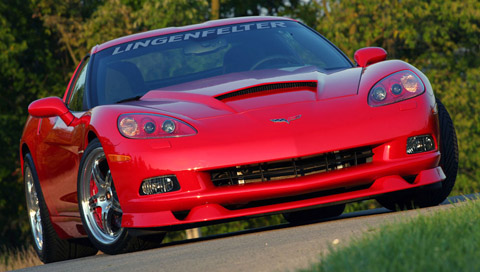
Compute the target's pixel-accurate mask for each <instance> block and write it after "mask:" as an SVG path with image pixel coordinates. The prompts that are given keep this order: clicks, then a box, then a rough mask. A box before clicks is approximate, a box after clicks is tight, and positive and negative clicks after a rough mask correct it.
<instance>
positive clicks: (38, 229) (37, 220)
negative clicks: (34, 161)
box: [24, 164, 43, 251]
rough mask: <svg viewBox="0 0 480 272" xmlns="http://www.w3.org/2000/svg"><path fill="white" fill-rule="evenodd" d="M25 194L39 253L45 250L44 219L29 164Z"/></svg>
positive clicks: (25, 175) (26, 169) (26, 173)
mask: <svg viewBox="0 0 480 272" xmlns="http://www.w3.org/2000/svg"><path fill="white" fill-rule="evenodd" d="M24 178H25V192H26V195H27V211H28V218H29V221H30V227H31V228H32V234H33V240H34V241H35V245H36V247H37V249H38V250H39V251H42V250H43V227H42V217H41V213H40V205H39V200H38V195H37V190H36V189H35V184H34V180H33V175H32V170H31V169H30V166H28V164H26V165H25V174H24Z"/></svg>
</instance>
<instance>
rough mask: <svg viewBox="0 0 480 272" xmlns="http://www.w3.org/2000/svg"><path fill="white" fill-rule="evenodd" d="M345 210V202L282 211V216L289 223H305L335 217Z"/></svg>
mask: <svg viewBox="0 0 480 272" xmlns="http://www.w3.org/2000/svg"><path fill="white" fill-rule="evenodd" d="M344 210H345V204H339V205H334V206H329V207H323V208H317V209H311V210H305V211H298V212H291V213H284V214H283V217H284V218H285V220H287V221H288V222H290V223H294V224H299V223H307V222H310V221H314V220H319V219H325V218H330V217H337V216H339V215H341V214H342V213H343V211H344Z"/></svg>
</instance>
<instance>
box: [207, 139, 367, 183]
mask: <svg viewBox="0 0 480 272" xmlns="http://www.w3.org/2000/svg"><path fill="white" fill-rule="evenodd" d="M372 156H373V152H372V149H371V147H362V148H355V149H349V150H343V151H335V152H330V153H325V154H319V155H313V156H308V157H300V158H294V159H289V160H281V161H274V162H264V163H257V164H250V165H242V166H237V167H230V168H223V169H215V170H213V171H211V172H210V177H211V179H212V182H213V184H214V185H215V186H225V185H236V184H245V183H253V182H265V181H270V180H282V179H288V178H296V177H301V176H307V175H313V174H318V173H323V172H329V171H334V170H339V169H343V168H347V167H351V166H356V165H360V164H364V163H368V162H371V161H372Z"/></svg>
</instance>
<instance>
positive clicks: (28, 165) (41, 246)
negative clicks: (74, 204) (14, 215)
mask: <svg viewBox="0 0 480 272" xmlns="http://www.w3.org/2000/svg"><path fill="white" fill-rule="evenodd" d="M23 178H24V181H25V199H26V202H27V211H28V218H29V222H30V227H31V229H32V236H33V247H34V248H35V251H36V252H37V255H38V257H39V258H40V260H41V261H42V262H43V263H51V262H58V261H64V260H69V259H75V258H80V257H86V256H91V255H95V254H96V253H97V252H98V250H97V249H96V248H95V247H93V246H92V245H91V244H90V242H89V241H88V239H72V240H63V239H61V238H60V237H59V236H58V234H57V232H56V231H55V229H54V227H53V224H52V222H51V220H50V214H49V212H48V209H47V205H46V204H45V198H44V197H43V193H42V190H41V187H40V183H39V181H38V175H37V171H36V170H35V165H34V163H33V159H32V157H31V155H30V154H27V155H25V157H24V167H23Z"/></svg>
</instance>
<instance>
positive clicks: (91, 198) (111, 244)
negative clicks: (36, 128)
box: [77, 139, 164, 254]
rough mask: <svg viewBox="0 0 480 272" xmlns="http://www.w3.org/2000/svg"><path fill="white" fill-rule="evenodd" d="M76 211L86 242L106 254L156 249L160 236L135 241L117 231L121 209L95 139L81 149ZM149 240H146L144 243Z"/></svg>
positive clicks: (100, 146)
mask: <svg viewBox="0 0 480 272" xmlns="http://www.w3.org/2000/svg"><path fill="white" fill-rule="evenodd" d="M77 194H78V207H79V210H80V216H81V218H82V223H83V226H84V228H85V231H86V232H87V234H88V238H89V239H90V241H91V242H92V244H93V245H94V246H95V247H96V248H98V249H99V250H101V251H103V252H104V253H107V254H119V253H125V252H131V251H137V250H143V249H147V248H152V247H156V246H158V245H159V244H160V243H161V240H162V238H163V236H164V234H159V235H157V236H149V237H135V236H132V235H130V234H129V232H128V229H125V228H122V227H121V222H122V209H121V207H120V203H119V201H118V196H117V193H116V191H115V186H114V183H113V179H112V176H111V174H110V169H109V167H108V163H107V160H106V157H105V153H104V151H103V148H102V145H101V144H100V142H99V140H98V139H94V140H93V141H91V142H90V144H89V145H88V146H87V148H86V149H85V153H84V155H83V157H82V160H81V162H80V168H79V173H78V187H77ZM147 238H149V239H147Z"/></svg>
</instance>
